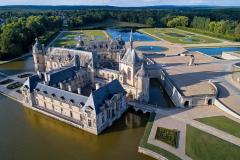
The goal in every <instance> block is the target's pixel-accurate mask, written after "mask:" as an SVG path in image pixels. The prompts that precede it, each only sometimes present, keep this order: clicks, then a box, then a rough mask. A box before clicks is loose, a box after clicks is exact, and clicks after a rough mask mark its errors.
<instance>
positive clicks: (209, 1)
mask: <svg viewBox="0 0 240 160" xmlns="http://www.w3.org/2000/svg"><path fill="white" fill-rule="evenodd" d="M0 5H1V6H3V5H112V6H121V7H130V6H152V5H214V6H240V0H0Z"/></svg>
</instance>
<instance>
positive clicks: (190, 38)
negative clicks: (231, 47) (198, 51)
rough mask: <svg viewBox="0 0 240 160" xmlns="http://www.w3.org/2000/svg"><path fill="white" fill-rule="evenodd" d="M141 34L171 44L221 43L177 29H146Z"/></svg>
mask: <svg viewBox="0 0 240 160" xmlns="http://www.w3.org/2000/svg"><path fill="white" fill-rule="evenodd" d="M139 31H140V32H143V33H147V34H150V35H153V36H154V37H157V38H159V39H164V40H166V41H169V42H171V43H179V44H203V43H219V42H221V41H220V40H217V39H215V38H211V37H206V36H203V35H199V34H195V33H190V32H185V31H182V30H179V29H176V28H145V29H140V30H139Z"/></svg>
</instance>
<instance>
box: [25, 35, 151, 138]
mask: <svg viewBox="0 0 240 160" xmlns="http://www.w3.org/2000/svg"><path fill="white" fill-rule="evenodd" d="M131 37H132V36H131ZM77 43H78V44H77V47H76V49H66V48H49V49H48V50H45V48H44V46H43V45H41V44H40V43H39V41H38V40H37V39H36V43H35V44H34V46H33V59H34V66H35V70H36V72H37V74H36V75H34V76H32V77H29V78H28V80H27V81H26V82H25V84H24V86H23V88H22V91H23V92H22V93H23V96H24V103H26V104H28V105H29V106H31V107H32V108H33V109H35V110H38V111H40V112H42V113H44V114H46V115H48V116H51V117H53V118H56V119H59V120H61V121H64V122H66V123H68V124H71V125H73V126H76V127H79V128H82V129H83V130H86V131H88V132H91V133H93V134H96V135H97V134H99V133H101V132H102V131H103V130H104V129H106V128H107V127H108V126H111V124H112V123H113V122H114V121H115V120H116V119H118V118H120V117H121V115H122V114H123V113H124V112H125V111H126V109H127V101H128V100H136V101H140V102H144V103H147V102H148V101H149V78H148V76H147V74H145V67H144V59H143V58H140V57H139V56H138V55H137V53H136V51H135V50H134V48H133V41H132V38H131V41H130V43H131V45H130V47H129V48H128V49H126V48H125V45H124V44H125V43H124V42H123V41H121V40H108V41H91V42H90V43H89V44H88V45H87V46H85V45H83V44H82V43H81V46H80V45H79V41H78V42H77Z"/></svg>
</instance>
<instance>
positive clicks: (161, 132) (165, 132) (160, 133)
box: [155, 127, 180, 148]
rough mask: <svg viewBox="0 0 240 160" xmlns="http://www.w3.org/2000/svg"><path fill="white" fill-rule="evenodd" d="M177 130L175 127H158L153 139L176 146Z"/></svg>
mask: <svg viewBox="0 0 240 160" xmlns="http://www.w3.org/2000/svg"><path fill="white" fill-rule="evenodd" d="M179 134H180V133H179V131H178V130H176V129H168V128H163V127H158V128H157V132H156V135H155V139H157V140H159V141H162V142H164V143H167V144H169V145H171V146H173V147H175V148H177V147H178V140H179Z"/></svg>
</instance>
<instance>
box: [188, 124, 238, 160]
mask: <svg viewBox="0 0 240 160" xmlns="http://www.w3.org/2000/svg"><path fill="white" fill-rule="evenodd" d="M239 153H240V147H238V146H236V145H234V144H232V143H229V142H226V141H224V140H222V139H220V138H218V137H215V136H213V135H211V134H208V133H206V132H203V131H201V130H199V129H197V128H194V127H192V126H190V125H188V126H187V136H186V154H187V155H188V156H189V157H191V158H192V159H194V160H203V159H204V160H235V159H240V154H239Z"/></svg>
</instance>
